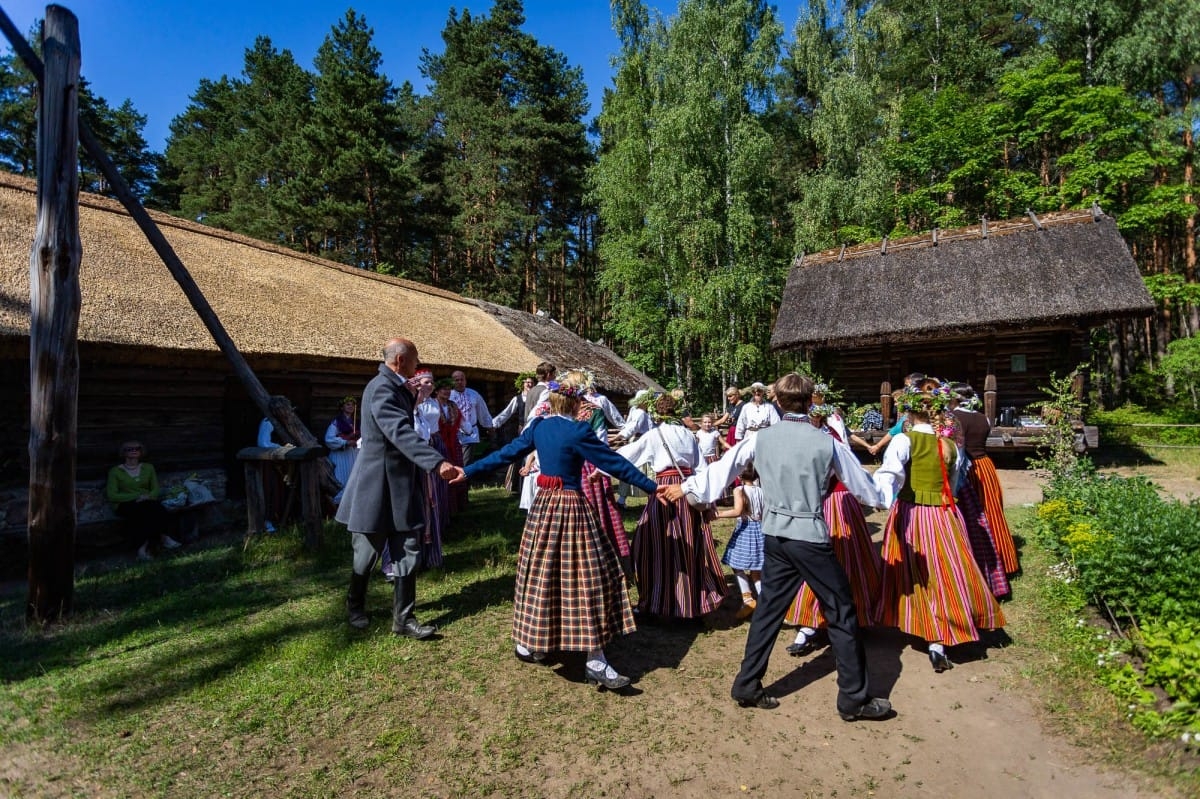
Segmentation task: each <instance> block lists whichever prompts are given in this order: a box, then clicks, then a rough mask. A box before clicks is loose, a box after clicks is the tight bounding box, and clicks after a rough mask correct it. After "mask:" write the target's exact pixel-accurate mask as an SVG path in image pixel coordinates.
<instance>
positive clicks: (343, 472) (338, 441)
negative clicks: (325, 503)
mask: <svg viewBox="0 0 1200 799" xmlns="http://www.w3.org/2000/svg"><path fill="white" fill-rule="evenodd" d="M360 438H362V433H361V432H360V431H359V429H358V400H356V399H354V397H342V402H341V406H340V410H339V411H338V415H337V416H335V417H333V421H332V422H330V423H329V427H327V428H325V446H326V448H328V449H329V462H330V463H332V464H333V477H334V479H335V480H337V481H338V482H339V483H341V484H342V485H343V486H345V485H346V481H347V480H349V479H350V470H351V469H353V468H354V459H355V458H357V457H358V440H359V439H360ZM341 501H342V491H338V492H337V495H336V496H334V498H333V502H334V504H335V505H336V504H337V503H339V502H341Z"/></svg>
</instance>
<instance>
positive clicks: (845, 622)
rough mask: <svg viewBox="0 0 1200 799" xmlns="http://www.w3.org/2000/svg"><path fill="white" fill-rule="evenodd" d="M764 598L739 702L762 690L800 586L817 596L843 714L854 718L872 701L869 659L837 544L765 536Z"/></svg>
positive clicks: (740, 678)
mask: <svg viewBox="0 0 1200 799" xmlns="http://www.w3.org/2000/svg"><path fill="white" fill-rule="evenodd" d="M763 544H764V557H763V571H762V593H761V596H760V597H759V600H758V608H757V609H755V611H754V615H753V616H752V617H751V622H750V633H749V635H748V636H747V638H746V655H745V657H744V658H743V659H742V668H741V671H739V672H738V675H737V677H736V678H735V679H734V681H733V691H732V694H733V696H734V698H735V699H749V698H752V697H754V696H755V694H757V693H758V691H759V690H760V689H761V688H762V678H763V675H764V674H766V673H767V663H768V661H769V660H770V658H771V650H772V649H773V648H774V647H775V639H776V637H777V636H778V635H779V628H780V627H781V626H782V624H783V617H784V616H785V615H786V614H787V610H788V607H789V606H790V605H791V604H792V600H793V599H795V598H796V592H797V591H799V590H800V583H802V582H807V583H808V587H809V588H811V589H812V590H813V592H814V593H815V594H816V595H817V599H818V600H819V601H820V603H821V612H822V613H824V615H825V623H826V626H827V629H828V632H829V643H830V646H831V647H832V648H833V656H834V659H835V660H836V661H837V672H838V699H837V706H838V710H839V711H842V712H847V713H853V712H854V711H856V710H858V708H860V707H861V706H862V705H863V704H864V703H865V702H866V701H867V700H868V699H869V698H870V697H869V695H868V693H867V655H866V651H865V650H864V648H863V644H862V640H861V639H860V637H859V631H858V614H857V612H856V611H855V609H854V595H853V594H852V593H851V590H850V581H849V580H848V579H847V578H846V572H845V571H844V570H843V569H842V565H841V564H840V563H838V560H837V557H836V556H835V555H834V554H833V545H832V544H828V543H826V544H814V543H809V542H807V541H795V540H793V539H790V538H778V537H776V536H773V535H768V536H764V538H763Z"/></svg>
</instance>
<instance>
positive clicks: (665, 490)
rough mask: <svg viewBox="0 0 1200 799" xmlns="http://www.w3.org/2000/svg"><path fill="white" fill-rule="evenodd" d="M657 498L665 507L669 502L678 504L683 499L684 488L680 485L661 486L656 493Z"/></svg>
mask: <svg viewBox="0 0 1200 799" xmlns="http://www.w3.org/2000/svg"><path fill="white" fill-rule="evenodd" d="M655 496H656V497H657V499H658V501H659V502H661V503H662V504H664V505H666V504H667V503H668V502H677V501H679V500H681V499H683V486H681V485H679V484H674V485H660V486H659V487H658V490H657V491H656V492H655Z"/></svg>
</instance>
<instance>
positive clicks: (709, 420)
mask: <svg viewBox="0 0 1200 799" xmlns="http://www.w3.org/2000/svg"><path fill="white" fill-rule="evenodd" d="M696 443H697V444H698V445H699V447H700V457H701V459H703V461H704V462H705V463H712V462H713V461H715V460H717V459H718V458H720V457H721V450H723V449H724V448H725V442H724V440H722V438H721V431H720V430H718V429H717V428H716V426H715V425H714V424H713V415H712V414H711V413H706V414H704V415H703V416H701V417H700V429H699V430H697V431H696Z"/></svg>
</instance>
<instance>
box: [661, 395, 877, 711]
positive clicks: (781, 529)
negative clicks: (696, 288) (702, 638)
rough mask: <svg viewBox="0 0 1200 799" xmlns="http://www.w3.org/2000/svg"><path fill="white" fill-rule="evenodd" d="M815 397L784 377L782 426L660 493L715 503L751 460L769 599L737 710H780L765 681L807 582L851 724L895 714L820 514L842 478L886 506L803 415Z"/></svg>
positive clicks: (861, 495)
mask: <svg viewBox="0 0 1200 799" xmlns="http://www.w3.org/2000/svg"><path fill="white" fill-rule="evenodd" d="M812 391H813V382H812V380H810V379H809V378H807V377H804V376H802V375H798V374H796V373H794V372H793V373H791V374H786V375H784V376H783V377H781V378H779V380H777V381H776V382H775V398H776V401H777V402H778V403H779V405H780V407H781V408H782V410H783V411H784V416H783V421H782V422H781V423H780V424H776V425H771V426H770V427H768V428H766V429H763V430H760V431H759V432H758V434H757V435H754V436H749V437H747V438H745V439H743V440H742V442H741V443H739V444H738V445H737V446H735V447H734V448H733V449H731V450H730V451H729V452H727V453H726V454H725V456H724V457H722V458H721V459H720V460H719V461H717V462H716V463H712V464H709V466H708V468H707V469H705V470H703V471H701V472H699V473H697V474H695V475H693V476H691V477H689V478H688V479H687V480H686V481H684V483H683V484H682V485H681V486H663V487H661V488H659V493H662V494H665V495H666V496H667V498H668V499H675V498H677V497H679V496H682V495H684V494H686V495H687V497H688V501H689V502H691V503H693V504H697V503H702V502H713V501H715V500H716V499H717V498H719V497H720V496H721V493H722V492H723V491H724V490H725V487H726V486H728V485H729V484H730V483H732V482H733V478H734V477H735V476H737V475H738V474H740V473H741V471H742V469H743V468H744V466H745V465H746V464H747V463H749V462H751V461H753V462H754V467H755V469H756V470H757V471H758V478H759V485H760V486H761V487H762V491H763V499H764V508H763V519H762V527H763V536H764V537H763V548H764V561H763V572H762V593H761V597H762V598H761V599H760V600H759V604H758V608H757V609H756V610H755V611H754V616H753V617H752V620H751V623H750V633H749V635H748V636H747V638H746V654H745V657H744V658H743V660H742V668H741V670H740V671H739V672H738V675H737V677H736V678H735V679H734V681H733V690H732V691H731V694H732V696H733V698H734V699H735V700H736V701H737V702H738V704H740V705H742V706H743V707H759V708H763V709H764V710H770V709H772V708H776V707H779V700H778V699H777V698H776V697H774V696H772V695H771V694H769V693H767V692H766V690H764V689H763V685H762V678H763V675H764V674H766V672H767V663H768V661H769V659H770V656H771V649H772V648H773V647H774V645H775V639H776V637H777V636H778V635H779V629H780V627H781V626H782V623H783V617H784V615H785V614H786V613H787V609H788V606H789V605H790V604H791V602H792V600H793V599H794V598H795V596H796V592H797V591H799V590H800V584H801V582H807V583H808V586H809V587H810V588H811V589H813V592H814V593H816V595H817V599H818V601H819V602H820V603H821V611H822V612H823V613H824V614H825V621H826V624H827V626H828V631H829V642H830V645H831V646H832V648H833V654H834V658H835V659H836V661H837V672H838V699H837V709H838V713H839V715H841V717H842V718H843V719H845V720H846V721H854V720H856V719H881V718H885V717H890V716H891V715H893V713H892V705H891V703H890V702H888V701H887V700H886V699H877V698H873V697H871V695H870V694H869V692H868V686H867V656H866V651H865V650H864V648H863V644H862V639H861V637H860V635H859V626H858V615H857V613H856V612H855V609H854V597H853V594H852V593H851V589H850V582H849V580H848V579H847V578H846V572H845V571H844V570H843V569H842V566H841V564H840V563H838V560H837V557H836V556H835V555H834V552H833V545H832V543H830V539H829V528H828V527H827V526H826V524H825V518H824V514H823V512H822V503H823V502H824V499H825V496H826V495H827V494H828V493H829V492H830V490H832V487H833V480H832V478H834V477H837V479H839V480H841V481H842V483H843V484H844V485H845V486H846V488H847V489H849V491H850V492H851V493H852V494H854V496H855V497H857V498H858V500H859V502H862V503H863V504H864V505H867V506H872V507H881V506H883V505H884V504H885V503H884V502H883V498H882V497H880V496H879V492H878V491H877V489H876V488H875V485H874V483H873V482H872V481H871V476H870V475H869V474H867V472H866V470H864V469H863V468H862V466H861V465H860V464H859V463H858V459H857V458H855V457H854V455H853V453H851V452H850V450H849V448H847V447H846V445H845V444H843V443H841V442H839V441H837V440H836V439H834V438H833V436H830V435H828V434H827V433H823V432H821V431H820V430H818V429H817V428H815V427H814V426H813V425H812V424H811V423H810V422H809V420H808V417H807V416H806V415H805V414H806V413H807V412H808V407H809V404H810V403H811V401H812Z"/></svg>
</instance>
